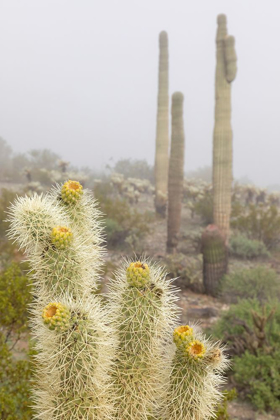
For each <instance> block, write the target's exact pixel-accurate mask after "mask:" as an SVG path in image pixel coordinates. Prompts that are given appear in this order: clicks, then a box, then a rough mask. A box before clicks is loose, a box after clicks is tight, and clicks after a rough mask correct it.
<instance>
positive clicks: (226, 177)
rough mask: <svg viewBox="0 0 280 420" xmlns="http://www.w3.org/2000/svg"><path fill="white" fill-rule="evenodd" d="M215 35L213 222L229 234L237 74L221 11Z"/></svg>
mask: <svg viewBox="0 0 280 420" xmlns="http://www.w3.org/2000/svg"><path fill="white" fill-rule="evenodd" d="M217 22H218V29H217V36H216V45H217V53H216V57H217V65H216V84H215V99H216V103H215V127H214V139H213V189H214V224H215V225H217V226H218V227H219V229H220V230H221V232H222V233H223V234H224V235H225V238H226V241H227V240H228V236H229V225H230V213H231V187H232V178H233V176H232V128H231V82H232V81H233V80H234V79H235V76H236V71H237V67H236V60H237V58H236V53H235V48H234V42H235V41H234V37H233V36H228V35H227V19H226V16H225V15H219V16H218V19H217Z"/></svg>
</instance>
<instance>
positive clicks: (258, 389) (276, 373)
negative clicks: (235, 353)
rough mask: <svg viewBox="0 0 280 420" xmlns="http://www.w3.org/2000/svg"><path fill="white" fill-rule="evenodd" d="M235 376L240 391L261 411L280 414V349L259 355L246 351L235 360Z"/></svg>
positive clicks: (259, 353)
mask: <svg viewBox="0 0 280 420" xmlns="http://www.w3.org/2000/svg"><path fill="white" fill-rule="evenodd" d="M233 362H234V363H233V376H234V380H235V381H236V383H237V386H238V389H239V392H240V393H243V395H244V397H246V398H247V399H249V400H250V401H251V402H252V404H253V405H254V406H255V407H256V408H257V409H258V410H260V411H263V412H267V411H268V410H272V411H273V412H275V413H277V414H280V349H279V348H278V350H277V351H274V352H273V353H272V354H263V353H262V352H258V354H257V355H254V354H251V353H249V352H248V351H246V352H245V353H244V354H243V355H242V356H241V357H235V358H234V361H233Z"/></svg>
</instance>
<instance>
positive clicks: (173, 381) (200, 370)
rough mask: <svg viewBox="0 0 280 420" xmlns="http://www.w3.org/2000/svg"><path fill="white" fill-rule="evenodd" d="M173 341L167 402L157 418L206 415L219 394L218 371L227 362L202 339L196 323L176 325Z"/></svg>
mask: <svg viewBox="0 0 280 420" xmlns="http://www.w3.org/2000/svg"><path fill="white" fill-rule="evenodd" d="M174 342H175V344H176V351H175V354H174V355H173V357H172V362H171V370H170V382H169V387H168V391H167V404H166V406H165V407H164V409H163V412H162V417H161V418H163V419H166V420H169V419H176V420H194V419H195V420H207V419H210V418H212V416H214V415H215V408H216V405H217V403H218V402H219V401H220V400H221V397H222V394H221V393H220V392H219V391H218V387H219V385H221V384H222V383H223V377H222V375H221V372H222V371H223V370H224V369H225V368H226V367H227V364H228V362H227V359H226V357H225V355H224V353H223V349H222V348H220V346H219V344H218V343H215V344H213V343H211V342H210V341H209V340H207V339H205V337H204V336H203V334H201V333H200V331H199V330H198V328H197V327H196V326H194V327H190V326H189V325H184V326H181V327H178V328H176V329H175V331H174Z"/></svg>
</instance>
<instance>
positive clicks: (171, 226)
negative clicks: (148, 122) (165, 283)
mask: <svg viewBox="0 0 280 420" xmlns="http://www.w3.org/2000/svg"><path fill="white" fill-rule="evenodd" d="M183 100H184V96H183V94H182V93H181V92H175V93H174V94H173V95H172V108H171V115H172V134H171V151H170V161H169V172H168V220H167V252H170V253H171V252H174V251H176V248H177V245H178V235H179V231H180V224H181V209H182V194H183V181H184V142H185V136H184V123H183Z"/></svg>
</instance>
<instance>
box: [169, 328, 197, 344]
mask: <svg viewBox="0 0 280 420" xmlns="http://www.w3.org/2000/svg"><path fill="white" fill-rule="evenodd" d="M192 335H193V329H192V328H191V327H190V326H189V325H181V326H180V327H177V328H175V330H174V332H173V341H174V343H175V344H176V346H177V347H178V346H180V345H181V344H182V343H184V342H185V341H186V339H187V338H191V337H192Z"/></svg>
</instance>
